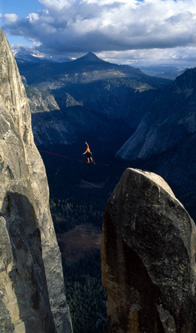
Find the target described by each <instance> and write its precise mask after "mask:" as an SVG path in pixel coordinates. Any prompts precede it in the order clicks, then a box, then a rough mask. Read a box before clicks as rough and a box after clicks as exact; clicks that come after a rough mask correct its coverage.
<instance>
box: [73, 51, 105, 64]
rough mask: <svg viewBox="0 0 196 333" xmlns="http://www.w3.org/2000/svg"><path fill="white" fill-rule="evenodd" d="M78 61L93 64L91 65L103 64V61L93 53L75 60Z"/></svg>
mask: <svg viewBox="0 0 196 333" xmlns="http://www.w3.org/2000/svg"><path fill="white" fill-rule="evenodd" d="M77 60H78V61H80V62H81V61H82V62H93V63H98V62H99V63H100V62H102V63H103V62H105V61H104V60H102V59H100V58H98V57H97V56H96V54H94V53H93V52H88V53H87V54H86V55H84V56H83V57H80V58H78V59H77Z"/></svg>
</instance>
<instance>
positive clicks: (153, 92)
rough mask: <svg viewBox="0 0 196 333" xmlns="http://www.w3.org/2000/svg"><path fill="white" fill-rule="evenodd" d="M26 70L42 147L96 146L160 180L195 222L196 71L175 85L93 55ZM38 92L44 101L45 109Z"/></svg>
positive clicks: (27, 66) (31, 65) (23, 68)
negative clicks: (167, 186) (162, 179)
mask: <svg viewBox="0 0 196 333" xmlns="http://www.w3.org/2000/svg"><path fill="white" fill-rule="evenodd" d="M18 65H19V69H20V73H21V75H22V76H24V77H25V79H26V82H27V85H28V86H27V87H26V88H27V93H28V95H29V98H30V100H31V109H32V111H33V114H32V120H33V129H34V134H35V141H36V143H37V144H38V145H40V146H52V145H53V144H55V145H59V144H61V145H70V144H75V145H76V147H77V146H78V142H83V141H86V140H87V141H88V140H90V142H91V144H92V145H93V147H95V149H99V151H100V152H102V153H104V154H105V155H106V156H112V155H113V156H114V155H115V154H116V157H117V158H121V159H123V160H125V161H131V163H134V165H135V166H139V167H140V166H144V167H145V168H149V169H150V170H151V171H155V172H158V173H160V174H161V175H162V176H163V177H164V178H165V179H166V180H167V181H168V182H169V184H170V185H171V186H174V188H176V191H177V194H179V197H180V199H181V200H182V202H183V203H184V204H185V205H186V207H187V208H188V209H189V210H190V212H191V214H192V216H193V217H195V214H196V212H195V208H194V205H195V197H196V195H195V192H194V189H195V185H196V184H195V183H196V177H195V175H194V173H195V172H194V171H195V169H196V160H195V157H194V156H195V148H194V147H195V129H196V118H195V110H196V93H195V87H196V69H189V70H186V71H185V72H184V73H183V74H181V75H180V76H178V77H177V78H176V79H175V81H171V80H166V79H162V78H157V77H151V76H148V75H146V74H144V73H143V72H142V71H141V70H140V69H137V68H133V67H130V66H124V65H123V66H120V65H116V64H111V63H108V62H106V61H103V60H102V59H99V58H98V57H97V56H96V55H94V54H93V53H88V54H87V55H85V56H83V57H81V58H79V59H77V60H74V61H70V62H67V63H61V64H60V63H28V64H27V63H26V64H25V63H19V64H18ZM36 89H37V90H36ZM30 90H31V94H29V92H30ZM32 91H34V94H36V93H35V92H36V91H37V94H38V92H39V94H41V95H42V97H41V99H40V101H41V100H42V103H41V102H40V101H39V103H38V104H39V105H37V109H36V107H35V104H36V100H37V99H36V98H33V93H32ZM49 100H50V103H49V104H50V106H51V108H49V107H48V106H47V107H46V104H47V103H48V101H49ZM43 101H45V102H43ZM52 101H53V102H52ZM42 104H43V105H42ZM33 105H34V106H33ZM41 105H42V106H41ZM47 105H48V104H47ZM129 163H130V162H129ZM190 179H191V181H190Z"/></svg>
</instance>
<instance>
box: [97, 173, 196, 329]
mask: <svg viewBox="0 0 196 333" xmlns="http://www.w3.org/2000/svg"><path fill="white" fill-rule="evenodd" d="M102 277H103V284H104V286H105V287H106V288H107V291H108V300H107V317H108V324H107V332H118V333H119V332H132V333H144V332H145V333H162V332H164V333H166V332H172V333H193V332H196V297H195V225H194V222H193V220H192V219H191V217H190V216H189V214H188V213H187V211H186V210H185V208H184V207H183V205H182V204H181V203H180V202H179V201H178V200H177V199H176V197H175V196H174V194H173V192H172V190H171V189H170V187H169V186H168V185H167V183H166V182H165V181H164V180H163V179H162V178H161V177H159V176H158V175H156V174H153V173H149V172H142V171H140V170H134V169H127V170H126V171H125V172H124V174H123V176H122V177H121V179H120V182H119V184H118V185H117V186H116V188H115V189H114V191H113V193H112V195H111V197H110V199H109V200H108V203H107V206H106V210H105V216H104V225H103V234H102Z"/></svg>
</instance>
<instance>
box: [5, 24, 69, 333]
mask: <svg viewBox="0 0 196 333" xmlns="http://www.w3.org/2000/svg"><path fill="white" fill-rule="evenodd" d="M0 184H1V190H0V208H1V210H0V211H1V216H0V331H1V332H2V333H4V332H7V333H8V332H9V333H11V332H20V333H21V332H40V333H41V332H71V331H72V328H71V322H70V318H69V309H68V306H67V303H66V298H65V293H64V281H63V274H62V266H61V257H60V252H59V248H58V245H57V241H56V236H55V232H54V228H53V223H52V219H51V215H50V210H49V192H48V185H47V178H46V173H45V168H44V165H43V162H42V160H41V158H40V155H39V153H38V151H37V149H36V147H35V145H34V140H33V135H32V130H31V115H30V110H29V106H28V102H27V97H26V93H25V89H24V86H23V84H22V82H21V78H20V75H19V72H18V69H17V65H16V63H15V60H14V57H13V55H12V52H11V50H10V48H9V45H8V43H7V40H6V38H5V36H4V34H3V32H2V30H0Z"/></svg>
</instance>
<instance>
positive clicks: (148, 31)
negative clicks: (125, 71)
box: [0, 0, 196, 67]
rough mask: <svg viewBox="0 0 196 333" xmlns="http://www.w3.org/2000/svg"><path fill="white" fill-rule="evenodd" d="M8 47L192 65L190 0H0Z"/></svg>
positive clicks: (195, 8)
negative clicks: (9, 45) (90, 53)
mask: <svg viewBox="0 0 196 333" xmlns="http://www.w3.org/2000/svg"><path fill="white" fill-rule="evenodd" d="M0 26H1V27H2V29H3V31H4V33H5V34H6V36H7V38H8V40H9V43H10V44H11V47H12V48H13V50H16V49H17V50H19V49H22V50H23V51H25V52H27V53H28V52H31V53H32V52H33V53H36V54H42V55H47V56H51V57H55V56H62V57H63V56H70V57H79V56H81V55H83V54H85V53H87V52H89V51H92V52H95V53H96V54H97V55H98V56H100V57H101V58H103V59H105V60H108V61H111V62H116V63H126V64H131V65H133V66H137V67H139V66H142V65H153V64H154V65H157V64H171V65H177V66H182V67H195V66H196V35H195V31H196V1H195V0H188V1H187V0H176V1H174V0H143V1H141V0H116V1H113V0H17V1H16V0H15V1H14V0H7V1H5V0H1V4H0Z"/></svg>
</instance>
